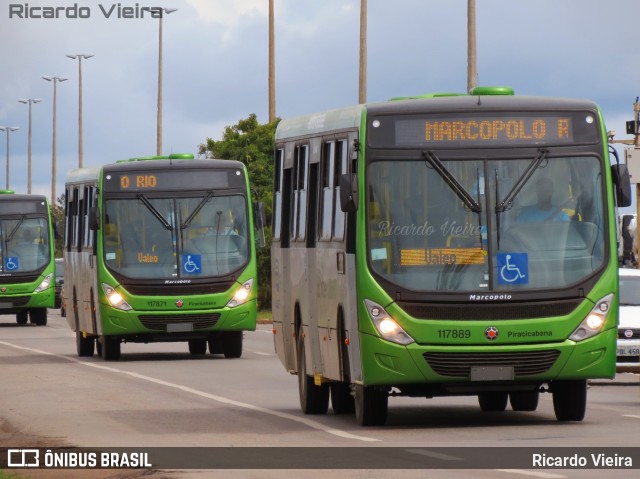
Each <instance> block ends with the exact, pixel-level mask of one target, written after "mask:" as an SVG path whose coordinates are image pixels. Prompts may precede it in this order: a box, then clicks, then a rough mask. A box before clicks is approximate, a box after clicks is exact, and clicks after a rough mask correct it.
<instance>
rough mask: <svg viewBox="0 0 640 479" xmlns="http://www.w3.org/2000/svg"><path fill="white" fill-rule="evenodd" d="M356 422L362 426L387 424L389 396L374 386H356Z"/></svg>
mask: <svg viewBox="0 0 640 479" xmlns="http://www.w3.org/2000/svg"><path fill="white" fill-rule="evenodd" d="M354 402H355V410H356V421H357V423H358V424H359V425H360V426H382V425H384V423H385V422H387V412H388V409H389V395H388V394H387V392H386V391H385V390H381V389H376V388H375V387H374V386H363V385H362V384H356V386H355V401H354Z"/></svg>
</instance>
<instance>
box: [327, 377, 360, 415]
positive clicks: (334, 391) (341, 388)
mask: <svg viewBox="0 0 640 479" xmlns="http://www.w3.org/2000/svg"><path fill="white" fill-rule="evenodd" d="M330 387H331V407H332V409H333V412H334V413H336V414H353V413H354V412H355V410H356V403H355V400H354V398H353V396H352V395H351V385H350V384H349V383H331V386H330Z"/></svg>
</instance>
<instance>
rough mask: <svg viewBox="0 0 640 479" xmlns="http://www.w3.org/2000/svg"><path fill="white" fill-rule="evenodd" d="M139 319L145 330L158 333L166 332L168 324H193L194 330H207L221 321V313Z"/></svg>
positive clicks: (157, 316)
mask: <svg viewBox="0 0 640 479" xmlns="http://www.w3.org/2000/svg"><path fill="white" fill-rule="evenodd" d="M138 319H139V320H140V322H141V323H142V325H143V326H144V327H145V328H148V329H155V330H158V331H166V330H167V324H176V323H192V324H193V330H194V331H197V330H200V329H207V328H211V327H213V326H215V324H216V323H217V322H218V319H220V314H219V313H213V314H183V315H180V316H176V315H161V314H159V315H150V314H143V315H140V316H138Z"/></svg>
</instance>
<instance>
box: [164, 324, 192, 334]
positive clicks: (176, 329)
mask: <svg viewBox="0 0 640 479" xmlns="http://www.w3.org/2000/svg"><path fill="white" fill-rule="evenodd" d="M191 331H193V323H169V324H167V333H189V332H191Z"/></svg>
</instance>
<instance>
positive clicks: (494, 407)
mask: <svg viewBox="0 0 640 479" xmlns="http://www.w3.org/2000/svg"><path fill="white" fill-rule="evenodd" d="M508 400H509V395H508V394H507V393H482V394H478V403H479V404H480V410H482V411H484V412H502V411H504V410H505V409H506V408H507V401H508Z"/></svg>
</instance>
